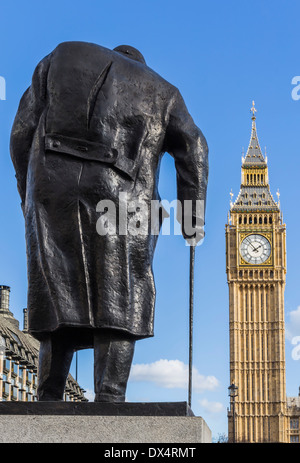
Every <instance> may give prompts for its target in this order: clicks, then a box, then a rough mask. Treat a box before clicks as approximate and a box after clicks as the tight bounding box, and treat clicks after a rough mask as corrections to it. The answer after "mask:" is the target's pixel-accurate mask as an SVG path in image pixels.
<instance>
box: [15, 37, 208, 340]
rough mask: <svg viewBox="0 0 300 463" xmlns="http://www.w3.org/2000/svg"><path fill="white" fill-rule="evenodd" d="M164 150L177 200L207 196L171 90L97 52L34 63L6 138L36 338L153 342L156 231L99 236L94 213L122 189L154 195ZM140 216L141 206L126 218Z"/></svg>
mask: <svg viewBox="0 0 300 463" xmlns="http://www.w3.org/2000/svg"><path fill="white" fill-rule="evenodd" d="M166 151H167V152H169V153H171V155H173V156H174V159H175V165H176V170H177V186H178V199H179V200H181V201H183V200H184V199H191V200H193V201H195V200H198V199H199V200H204V199H205V196H206V187H207V175H208V161H207V145H206V141H205V138H204V137H203V135H202V133H201V131H200V130H199V129H198V128H197V127H196V126H195V124H194V122H193V120H192V118H191V116H190V115H189V113H188V111H187V109H186V106H185V104H184V102H183V99H182V97H181V95H180V93H179V91H178V90H177V89H176V88H175V87H174V86H172V85H170V84H169V83H168V82H166V81H165V80H164V79H162V78H161V77H160V76H159V75H158V74H156V73H155V72H154V71H153V70H151V69H150V68H149V67H147V66H146V65H145V64H143V63H140V62H137V61H135V60H133V59H131V58H129V57H126V56H125V55H123V54H121V53H119V52H117V51H111V50H108V49H106V48H103V47H101V46H98V45H95V44H89V43H83V42H66V43H62V44H60V45H59V46H58V47H57V48H56V49H55V50H54V51H53V52H52V53H51V54H50V55H48V56H47V57H45V58H44V59H43V60H42V61H41V62H40V63H39V65H38V66H37V68H36V70H35V72H34V75H33V78H32V84H31V86H30V87H29V88H28V90H27V91H26V92H25V94H24V95H23V97H22V99H21V101H20V105H19V109H18V112H17V115H16V118H15V121H14V125H13V128H12V134H11V157H12V160H13V163H14V166H15V170H16V177H17V183H18V189H19V192H20V196H21V199H22V208H23V212H24V216H25V228H26V244H27V259H28V280H29V288H28V313H29V330H30V332H31V333H32V334H33V335H34V336H36V337H37V338H41V336H42V335H43V333H46V332H54V331H56V330H58V329H59V328H63V327H69V328H75V327H79V328H81V329H83V328H86V329H87V330H85V331H87V332H92V330H89V329H90V328H108V329H117V330H121V331H122V332H125V333H127V334H129V335H133V336H134V337H135V338H137V339H138V338H143V337H149V336H152V335H153V316H154V304H155V285H154V279H153V272H152V260H153V254H154V249H155V244H156V240H157V235H153V234H151V233H146V234H136V235H134V234H132V233H127V234H118V233H115V234H106V235H102V236H101V235H100V234H99V233H98V232H97V230H96V228H97V221H98V219H99V217H100V212H99V211H97V210H96V206H97V204H98V203H99V201H101V200H110V201H112V202H113V203H114V204H116V210H117V212H118V207H119V206H118V201H119V195H120V193H123V194H124V193H125V194H126V195H127V197H126V198H127V200H128V202H129V203H130V202H131V201H135V200H141V201H143V202H145V203H146V204H147V205H150V202H151V200H153V199H159V194H158V189H157V184H158V174H159V166H160V161H161V158H162V155H163V153H164V152H166ZM140 218H141V217H139V212H138V208H137V209H136V210H134V211H131V212H130V213H129V215H128V220H129V219H130V220H131V221H132V219H134V220H136V223H138V221H139V220H140ZM98 231H99V230H98ZM77 332H78V331H77ZM82 332H83V331H82ZM88 343H89V342H88ZM90 343H91V342H90Z"/></svg>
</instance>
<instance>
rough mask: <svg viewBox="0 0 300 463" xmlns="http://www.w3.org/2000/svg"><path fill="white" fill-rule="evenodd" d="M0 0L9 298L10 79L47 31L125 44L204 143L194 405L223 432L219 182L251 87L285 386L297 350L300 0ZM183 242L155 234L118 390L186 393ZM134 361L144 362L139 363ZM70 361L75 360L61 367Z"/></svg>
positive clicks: (223, 212) (225, 195)
mask: <svg viewBox="0 0 300 463" xmlns="http://www.w3.org/2000/svg"><path fill="white" fill-rule="evenodd" d="M3 3H4V2H2V5H1V6H0V18H1V28H0V40H1V42H0V43H1V47H0V76H2V77H4V79H5V82H6V100H2V101H0V153H1V155H0V191H1V193H0V194H1V206H2V207H1V227H0V255H1V259H0V284H6V285H9V286H11V289H12V292H11V310H12V311H13V313H14V314H15V316H16V317H17V318H19V319H20V320H22V309H23V307H26V297H27V294H26V292H27V275H26V256H25V242H24V222H23V217H22V213H21V209H20V207H19V204H20V200H19V197H18V193H17V189H16V183H15V179H14V171H13V167H12V163H11V161H10V156H9V151H8V144H9V134H10V130H11V125H12V122H13V118H14V115H15V113H16V110H17V106H18V102H19V100H20V97H21V95H22V93H23V92H24V91H25V89H26V88H27V87H28V86H29V85H30V80H31V75H32V72H33V70H34V67H35V66H36V64H37V63H38V61H39V60H40V59H41V58H43V57H44V56H45V55H46V54H48V53H49V52H50V51H51V50H52V49H53V48H54V47H55V46H56V45H57V44H58V43H60V42H62V41H66V40H82V41H88V42H95V43H99V44H101V45H103V46H106V47H108V48H114V47H116V46H117V45H119V44H129V45H132V46H135V47H136V48H138V49H139V50H140V51H141V52H142V53H143V55H144V56H145V58H146V61H147V64H148V65H149V66H150V67H152V68H153V69H154V70H155V71H157V72H158V73H159V74H161V75H162V76H163V77H164V78H165V79H166V80H168V81H169V82H171V83H172V84H173V85H175V86H177V87H178V88H179V89H180V91H181V93H182V95H183V97H184V99H185V101H186V104H187V106H188V108H189V111H190V113H191V115H192V116H193V118H194V120H195V122H196V124H197V125H198V126H199V127H200V128H201V130H202V131H203V133H204V135H205V136H206V138H207V142H208V145H209V149H210V177H209V187H208V201H207V215H206V237H205V241H204V243H203V245H202V246H201V247H199V248H197V250H196V265H195V303H194V305H195V315H194V366H195V369H196V370H195V373H194V379H195V387H194V392H193V404H192V408H193V410H194V413H195V414H197V415H201V416H203V417H204V419H205V420H206V421H207V423H208V425H209V426H210V428H211V429H212V432H213V435H214V436H217V435H218V434H219V433H227V418H226V408H227V406H228V397H227V395H228V391H227V387H228V385H229V359H228V354H229V342H228V339H229V336H228V289H227V282H226V274H225V239H224V227H225V223H226V220H227V212H228V209H229V200H230V196H229V193H230V190H231V189H232V191H233V193H234V194H235V195H237V193H238V191H239V185H240V165H241V154H242V149H243V147H244V149H245V150H246V149H247V146H248V143H249V139H250V130H251V114H250V107H251V104H252V100H255V103H256V108H257V114H256V116H257V130H258V137H259V140H260V145H261V147H262V149H263V151H264V149H265V146H266V150H267V155H268V163H269V176H270V184H271V191H272V193H273V195H274V196H275V199H277V198H276V195H275V193H276V191H277V189H278V188H279V189H280V193H281V197H280V200H281V208H282V211H283V218H284V221H285V222H286V224H287V261H288V272H287V286H286V293H285V301H286V324H287V340H286V365H287V395H289V396H293V395H297V393H298V387H299V385H300V384H299V360H297V359H296V358H295V355H293V349H294V348H295V345H293V344H292V343H291V340H292V339H294V340H295V337H297V336H299V335H300V310H299V309H298V307H299V306H300V289H299V278H298V274H299V271H298V268H299V261H300V248H299V239H298V236H299V226H300V216H299V213H298V209H299V205H298V196H299V172H300V157H299V147H300V135H299V130H298V126H299V114H300V101H295V100H293V99H292V96H291V92H292V88H293V85H292V83H291V82H292V78H293V77H294V76H297V75H300V68H299V57H298V54H299V53H298V44H299V24H298V22H299V21H298V18H299V14H300V6H299V4H297V2H295V1H289V0H287V1H285V2H282V1H278V0H272V1H271V0H264V1H261V0H259V1H258V0H253V1H251V2H240V1H238V0H236V1H234V0H228V1H226V2H224V1H222V0H211V1H210V2H204V1H201V0H194V1H192V0H186V1H185V2H182V1H178V0H172V1H171V0H160V1H158V0H151V1H149V0H148V1H147V0H139V1H136V0H127V1H126V2H124V1H121V0H110V1H109V2H108V1H106V2H103V1H101V0H98V1H92V0H86V1H84V2H83V1H78V0H72V1H69V0H64V1H59V2H58V1H57V0H52V1H51V2H50V1H47V0H45V1H44V2H38V1H36V0H28V1H27V2H23V1H20V0H15V1H14V2H5V4H3ZM160 194H161V197H162V198H165V199H168V200H169V201H171V200H173V199H175V198H176V183H175V171H174V164H173V160H172V159H171V157H170V156H169V155H167V154H166V155H165V157H164V160H163V164H162V168H161V176H160ZM188 269H189V249H188V247H186V246H185V244H184V240H183V239H182V237H180V236H161V237H160V238H159V243H158V247H157V250H156V256H155V262H154V272H155V280H156V287H157V303H156V317H155V337H154V338H153V339H149V340H144V341H140V342H139V343H138V344H137V347H136V351H135V357H134V366H133V374H132V376H131V379H130V382H129V385H128V394H127V396H128V400H130V401H185V400H187V388H186V384H185V382H184V378H185V375H186V365H187V363H188ZM142 364H144V366H141V365H142ZM72 372H73V373H74V366H73V367H72ZM79 382H80V384H81V385H82V386H83V387H84V388H85V389H86V390H87V391H91V390H92V389H93V376H92V351H86V352H80V353H79Z"/></svg>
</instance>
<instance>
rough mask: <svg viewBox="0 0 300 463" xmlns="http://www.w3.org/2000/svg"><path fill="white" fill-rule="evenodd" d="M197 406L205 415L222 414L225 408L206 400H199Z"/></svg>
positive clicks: (219, 403) (218, 403)
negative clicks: (198, 405)
mask: <svg viewBox="0 0 300 463" xmlns="http://www.w3.org/2000/svg"><path fill="white" fill-rule="evenodd" d="M199 404H200V405H201V407H202V408H203V409H204V410H205V412H207V413H214V414H215V413H223V412H224V408H225V407H224V405H223V404H221V402H209V401H208V400H207V399H203V400H199Z"/></svg>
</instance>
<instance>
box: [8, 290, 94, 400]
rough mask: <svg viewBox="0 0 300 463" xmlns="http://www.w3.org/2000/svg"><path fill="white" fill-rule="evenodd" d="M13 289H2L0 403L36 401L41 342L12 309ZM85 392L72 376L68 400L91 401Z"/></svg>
mask: <svg viewBox="0 0 300 463" xmlns="http://www.w3.org/2000/svg"><path fill="white" fill-rule="evenodd" d="M9 296H10V287H9V286H4V285H1V286H0V402H2V401H26V402H33V401H35V400H36V391H37V368H38V355H39V342H38V341H37V340H36V339H34V338H33V337H32V336H31V335H30V334H29V333H28V332H27V311H26V309H24V329H23V330H22V331H21V330H20V329H19V322H18V320H16V319H15V318H14V316H13V313H12V312H11V311H10V309H9ZM84 392H85V391H84V390H83V389H82V388H81V387H80V386H79V384H78V383H77V382H76V381H75V379H74V378H73V377H72V376H71V375H70V374H69V376H68V379H67V383H66V388H65V394H64V400H65V401H76V402H82V401H87V399H86V398H85V396H84Z"/></svg>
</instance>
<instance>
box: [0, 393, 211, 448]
mask: <svg viewBox="0 0 300 463" xmlns="http://www.w3.org/2000/svg"><path fill="white" fill-rule="evenodd" d="M113 412H114V413H113ZM0 429H1V433H0V443H209V442H211V431H210V429H209V428H208V426H207V424H206V423H205V421H204V420H203V419H202V418H201V417H196V416H193V413H192V411H191V410H190V408H189V407H188V406H187V404H186V403H185V402H181V403H124V404H103V403H101V404H100V403H93V402H87V403H84V402H83V403H82V402H77V403H76V402H32V403H26V402H1V403H0Z"/></svg>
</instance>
